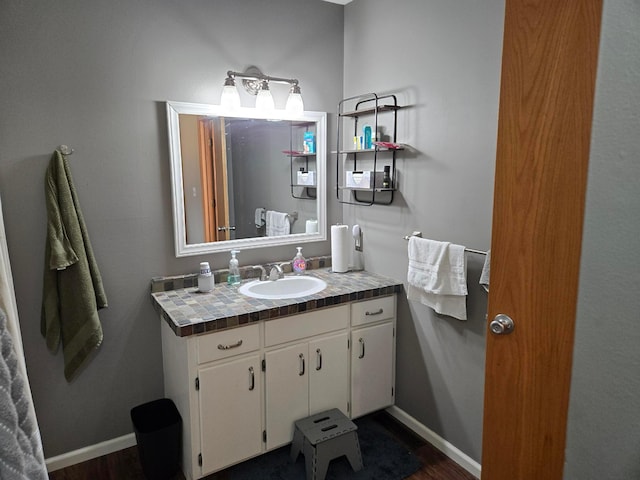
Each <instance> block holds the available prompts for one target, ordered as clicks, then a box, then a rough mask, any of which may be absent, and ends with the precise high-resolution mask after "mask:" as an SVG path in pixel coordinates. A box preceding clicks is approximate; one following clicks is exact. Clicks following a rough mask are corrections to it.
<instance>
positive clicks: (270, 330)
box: [264, 305, 349, 347]
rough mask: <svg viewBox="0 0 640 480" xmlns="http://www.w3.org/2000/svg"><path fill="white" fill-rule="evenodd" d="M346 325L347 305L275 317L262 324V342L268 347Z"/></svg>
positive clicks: (343, 327)
mask: <svg viewBox="0 0 640 480" xmlns="http://www.w3.org/2000/svg"><path fill="white" fill-rule="evenodd" d="M348 326H349V306H348V305H343V306H340V307H335V308H329V309H326V310H318V311H315V312H309V313H302V314H300V315H294V316H292V317H284V318H276V319H274V320H269V321H267V322H266V323H265V324H264V343H265V346H266V347H269V346H271V345H278V344H280V343H286V342H291V341H294V340H298V339H301V338H306V337H312V336H314V335H322V334H323V333H327V332H333V331H335V330H340V329H345V328H347V327H348Z"/></svg>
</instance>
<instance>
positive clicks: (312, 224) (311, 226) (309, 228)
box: [304, 220, 318, 233]
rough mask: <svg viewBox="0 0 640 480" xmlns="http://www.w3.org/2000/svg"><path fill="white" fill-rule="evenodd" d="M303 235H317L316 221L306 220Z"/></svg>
mask: <svg viewBox="0 0 640 480" xmlns="http://www.w3.org/2000/svg"><path fill="white" fill-rule="evenodd" d="M304 232H305V233H318V220H307V223H306V224H305V229H304Z"/></svg>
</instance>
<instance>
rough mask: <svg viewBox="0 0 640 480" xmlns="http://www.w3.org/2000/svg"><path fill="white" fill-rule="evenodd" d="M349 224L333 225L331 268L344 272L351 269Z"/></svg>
mask: <svg viewBox="0 0 640 480" xmlns="http://www.w3.org/2000/svg"><path fill="white" fill-rule="evenodd" d="M350 237H351V235H350V232H349V226H348V225H331V270H333V271H334V272H338V273H344V272H346V271H348V270H349V253H350V249H349V238H350Z"/></svg>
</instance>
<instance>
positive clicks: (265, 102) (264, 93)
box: [256, 82, 276, 112]
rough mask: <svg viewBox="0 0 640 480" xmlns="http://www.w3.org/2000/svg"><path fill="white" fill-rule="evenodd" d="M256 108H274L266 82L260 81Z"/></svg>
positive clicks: (268, 110)
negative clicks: (260, 85)
mask: <svg viewBox="0 0 640 480" xmlns="http://www.w3.org/2000/svg"><path fill="white" fill-rule="evenodd" d="M256 108H257V109H258V110H260V111H261V112H271V111H273V110H275V108H276V105H275V103H274V102H273V97H272V96H271V92H270V91H269V84H268V83H267V82H262V87H261V88H260V91H259V92H258V95H257V96H256Z"/></svg>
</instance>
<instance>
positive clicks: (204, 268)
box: [198, 262, 215, 293]
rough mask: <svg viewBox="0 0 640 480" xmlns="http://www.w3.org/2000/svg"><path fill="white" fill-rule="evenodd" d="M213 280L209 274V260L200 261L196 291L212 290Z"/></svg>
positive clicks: (205, 291)
mask: <svg viewBox="0 0 640 480" xmlns="http://www.w3.org/2000/svg"><path fill="white" fill-rule="evenodd" d="M214 284H215V280H214V278H213V275H212V274H211V268H210V267H209V262H200V274H199V275H198V291H199V292H202V293H209V292H211V291H212V290H213V286H214Z"/></svg>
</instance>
